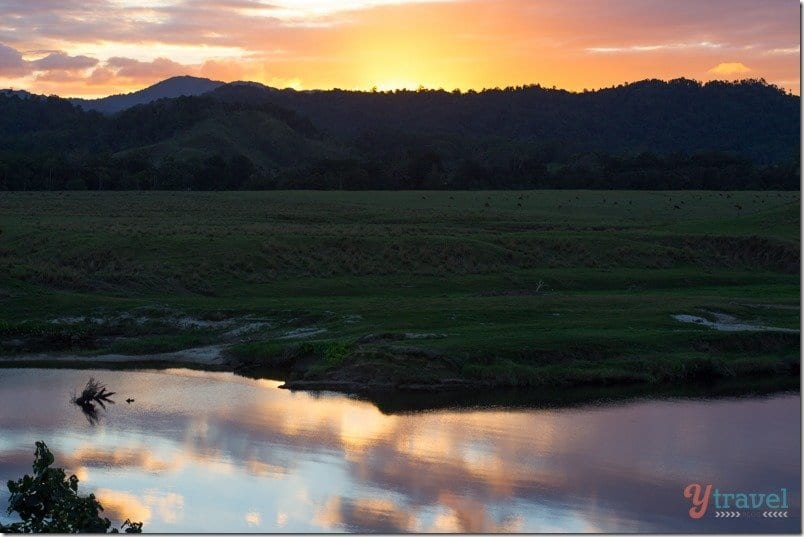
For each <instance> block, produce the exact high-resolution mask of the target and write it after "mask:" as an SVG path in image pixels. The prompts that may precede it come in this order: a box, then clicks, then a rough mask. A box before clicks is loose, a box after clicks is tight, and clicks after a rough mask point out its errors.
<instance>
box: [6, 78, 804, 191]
mask: <svg viewBox="0 0 804 537" xmlns="http://www.w3.org/2000/svg"><path fill="white" fill-rule="evenodd" d="M81 105H82V106H89V105H90V103H87V102H81ZM799 109H800V99H799V97H797V96H794V95H788V94H786V93H784V92H783V91H782V90H781V89H779V88H777V87H776V86H773V85H769V84H767V83H765V81H763V80H742V81H739V82H709V83H706V84H701V83H699V82H696V81H692V80H687V79H678V80H671V81H669V82H664V81H660V80H644V81H641V82H635V83H633V84H626V85H620V86H617V87H612V88H606V89H602V90H598V91H593V92H583V93H571V92H567V91H561V90H555V89H548V88H543V87H541V86H538V85H535V86H520V87H515V88H513V87H512V88H505V89H499V88H495V89H490V90H485V91H482V92H468V93H464V94H461V93H454V92H446V91H433V90H422V91H416V92H413V91H396V92H376V93H372V92H353V91H341V90H331V91H321V92H296V91H293V90H282V91H278V90H274V89H272V88H266V87H264V86H261V85H259V84H242V83H241V84H238V83H233V84H226V85H223V86H220V87H217V88H216V89H214V90H213V91H210V92H208V93H205V94H203V95H199V96H189V97H187V96H182V97H177V98H173V99H160V100H157V101H153V102H151V103H148V104H141V105H138V106H134V107H131V108H128V109H126V110H123V111H122V112H119V113H117V114H115V115H113V116H104V115H101V114H99V113H97V112H94V111H88V112H85V111H83V110H81V109H80V108H76V107H74V106H72V105H71V104H70V102H69V101H67V100H63V99H59V98H57V97H47V98H45V97H38V96H31V95H25V96H19V95H17V94H14V93H5V94H0V190H65V189H66V190H73V189H77V190H84V189H88V190H270V189H318V190H379V189H388V190H391V189H401V190H411V189H412V190H422V189H426V190H432V189H441V190H443V189H449V190H461V189H528V188H540V189H545V188H555V189H566V188H594V189H648V190H657V189H731V190H733V189H779V190H797V189H798V188H799V153H800V150H799V140H800V135H799V127H800V125H799Z"/></svg>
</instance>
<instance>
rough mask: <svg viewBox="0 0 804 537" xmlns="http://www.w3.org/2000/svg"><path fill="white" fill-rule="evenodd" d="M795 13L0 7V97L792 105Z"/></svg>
mask: <svg viewBox="0 0 804 537" xmlns="http://www.w3.org/2000/svg"><path fill="white" fill-rule="evenodd" d="M799 8H800V6H799V3H798V2H797V1H795V0H707V1H700V0H672V1H670V0H583V1H582V0H0V87H11V88H14V89H26V90H28V91H32V92H36V93H45V94H57V95H62V96H86V97H97V96H104V95H109V94H115V93H125V92H129V91H133V90H137V89H140V88H143V87H146V86H148V85H150V84H153V83H155V82H158V81H159V80H162V79H165V78H168V77H170V76H175V75H183V74H188V75H195V76H203V77H207V78H212V79H216V80H222V81H225V82H229V81H233V80H253V81H257V82H262V83H264V84H267V85H271V86H275V87H292V88H296V89H329V88H342V89H364V90H367V89H370V88H372V87H376V88H378V89H380V90H386V89H395V88H403V87H404V88H409V89H412V88H416V87H418V86H420V85H422V86H425V87H428V88H444V89H447V90H452V89H454V88H460V89H462V90H466V89H470V88H471V89H482V88H491V87H505V86H517V85H523V84H541V85H542V86H547V87H552V86H556V87H559V88H564V89H568V90H573V91H582V90H584V89H596V88H601V87H609V86H613V85H618V84H622V83H626V82H632V81H635V80H643V79H646V78H661V79H673V78H678V77H687V78H693V79H696V80H702V81H706V80H713V79H721V80H734V79H742V78H764V79H765V80H767V81H768V82H770V83H773V84H776V85H778V86H781V87H783V88H785V89H787V90H790V91H793V92H794V93H796V94H799V93H800V87H799V77H800V11H799Z"/></svg>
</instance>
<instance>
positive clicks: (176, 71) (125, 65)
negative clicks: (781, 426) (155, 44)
mask: <svg viewBox="0 0 804 537" xmlns="http://www.w3.org/2000/svg"><path fill="white" fill-rule="evenodd" d="M106 66H107V67H108V68H110V69H113V70H114V71H115V74H116V76H118V77H123V78H133V79H137V80H148V79H163V78H168V77H171V76H176V75H182V74H186V71H187V67H186V66H184V65H182V64H180V63H177V62H174V61H173V60H170V59H168V58H156V59H155V60H152V61H149V62H144V61H140V60H135V59H133V58H120V57H114V58H109V60H108V61H107V62H106Z"/></svg>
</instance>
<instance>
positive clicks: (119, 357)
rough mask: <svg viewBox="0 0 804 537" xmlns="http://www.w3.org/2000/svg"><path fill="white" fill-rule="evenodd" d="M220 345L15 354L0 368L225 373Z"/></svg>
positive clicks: (1, 359)
mask: <svg viewBox="0 0 804 537" xmlns="http://www.w3.org/2000/svg"><path fill="white" fill-rule="evenodd" d="M224 349H225V346H224V345H208V346H205V347H197V348H193V349H184V350H180V351H174V352H163V353H156V354H142V355H137V354H97V355H76V354H67V353H64V354H52V353H36V354H17V355H10V356H2V357H0V366H5V367H23V366H43V367H48V366H56V367H59V366H64V367H67V366H75V365H77V364H78V365H81V366H87V365H94V366H114V367H117V368H120V367H123V368H124V367H125V366H130V367H131V368H134V367H145V366H149V365H152V366H154V367H158V366H187V367H193V366H194V367H196V368H202V369H210V370H215V371H219V370H229V371H233V370H234V368H233V366H232V365H231V363H230V362H229V361H228V360H227V358H226V357H225V356H224Z"/></svg>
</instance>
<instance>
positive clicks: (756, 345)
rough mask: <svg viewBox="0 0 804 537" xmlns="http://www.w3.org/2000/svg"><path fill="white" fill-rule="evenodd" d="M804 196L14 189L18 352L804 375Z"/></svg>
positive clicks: (362, 386) (302, 385)
mask: <svg viewBox="0 0 804 537" xmlns="http://www.w3.org/2000/svg"><path fill="white" fill-rule="evenodd" d="M737 206H739V208H736V207H737ZM799 214H800V213H799V194H798V193H797V192H783V193H782V192H605V193H601V192H588V191H539V192H421V193H412V192H404V193H403V192H382V193H365V192H360V193H349V192H265V193H169V192H167V193H147V192H140V193H133V192H130V193H123V192H119V193H111V192H110V193H106V192H104V193H90V192H86V193H32V192H29V193H5V194H4V195H3V196H2V197H0V232H2V235H0V237H2V244H0V269H1V270H0V365H5V364H17V365H19V364H23V363H24V364H26V365H37V364H38V365H51V366H54V367H62V366H63V364H66V363H69V364H71V365H76V364H78V365H80V366H81V367H83V366H84V365H86V366H88V367H89V366H96V365H103V366H104V367H115V368H122V367H170V366H182V367H194V368H202V369H216V370H231V371H237V372H240V373H241V374H245V375H251V376H270V377H273V378H282V379H284V380H285V381H286V386H287V387H288V388H292V389H305V390H323V389H328V390H332V389H338V390H343V391H349V392H354V391H366V390H371V391H394V390H397V391H399V390H401V391H405V390H415V391H416V392H417V393H424V392H426V391H432V392H441V391H444V392H447V391H456V392H457V391H466V390H490V389H497V388H500V389H504V388H510V387H530V386H535V387H546V386H587V385H589V386H596V385H599V386H606V385H618V386H625V385H640V386H642V385H644V386H659V385H678V384H682V383H686V382H692V381H695V380H706V379H732V378H736V379H750V378H753V377H762V378H787V377H793V378H795V377H797V375H798V371H799V353H800V342H799V335H798V330H799V328H800V304H799V296H800V277H799V265H800V243H799V241H800V237H799V232H800V226H799V222H800V218H799ZM210 349H214V351H213V355H214V359H212V358H210V355H209V354H208V353H209V352H210Z"/></svg>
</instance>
